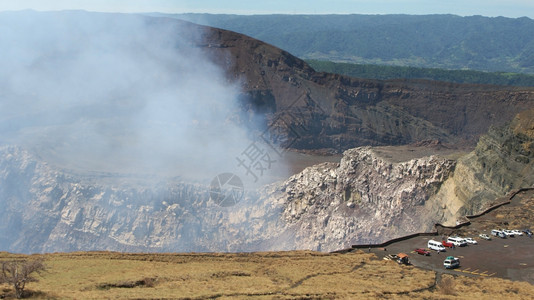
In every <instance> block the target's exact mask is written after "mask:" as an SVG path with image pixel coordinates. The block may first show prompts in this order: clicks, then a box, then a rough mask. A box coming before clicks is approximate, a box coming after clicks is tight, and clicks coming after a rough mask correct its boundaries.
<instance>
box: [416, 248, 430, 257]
mask: <svg viewBox="0 0 534 300" xmlns="http://www.w3.org/2000/svg"><path fill="white" fill-rule="evenodd" d="M415 252H416V253H418V254H421V255H427V256H428V255H430V252H428V251H426V250H425V249H423V248H417V249H415Z"/></svg>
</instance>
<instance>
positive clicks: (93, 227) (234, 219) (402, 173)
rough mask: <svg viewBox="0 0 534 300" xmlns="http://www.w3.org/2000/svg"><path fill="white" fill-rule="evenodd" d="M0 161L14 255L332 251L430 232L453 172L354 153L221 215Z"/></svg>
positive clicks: (173, 197) (145, 190)
mask: <svg viewBox="0 0 534 300" xmlns="http://www.w3.org/2000/svg"><path fill="white" fill-rule="evenodd" d="M2 157H3V159H2V161H1V163H0V175H1V182H2V184H1V185H0V201H1V202H2V203H1V204H2V207H4V209H3V210H2V215H1V216H0V217H1V218H0V234H1V236H0V241H1V244H2V245H3V246H2V250H9V251H16V252H42V251H45V252H50V251H74V250H82V249H83V250H89V249H93V250H104V249H105V250H120V251H242V250H246V251H251V250H283V249H313V250H323V251H330V250H337V249H340V248H345V247H349V246H350V245H351V243H355V242H376V241H379V240H382V239H386V238H389V237H392V236H397V235H402V234H405V233H409V232H413V231H421V230H424V229H429V228H431V226H432V224H433V220H432V218H431V217H430V216H431V215H429V214H428V213H429V212H427V211H425V206H424V204H425V203H426V202H428V201H432V196H433V195H434V194H435V193H436V191H437V190H438V189H439V186H440V185H441V183H442V182H443V181H444V180H445V179H447V178H448V177H449V175H450V174H451V172H452V170H453V169H454V165H455V164H454V162H453V161H451V160H447V159H443V158H438V157H425V158H420V159H415V160H410V161H407V162H401V163H392V162H389V161H387V160H386V159H384V158H381V157H379V156H377V155H376V154H375V153H374V152H373V150H372V149H371V148H360V149H353V150H349V151H347V152H346V153H345V155H344V158H343V159H342V161H341V163H340V164H335V163H325V164H321V165H317V166H315V167H310V168H308V169H306V170H304V171H303V172H302V173H300V174H297V175H295V176H293V177H291V178H290V179H289V180H287V181H286V182H284V183H281V184H273V185H270V186H266V187H264V188H263V189H262V190H261V191H260V192H259V194H258V193H249V194H248V195H247V196H246V198H245V199H244V200H243V201H242V202H240V203H238V204H237V205H235V206H233V207H230V208H222V207H219V206H217V205H216V204H215V203H214V202H213V201H212V200H210V199H209V192H208V188H207V186H205V185H202V184H198V185H195V184H184V183H180V182H173V181H160V182H152V183H151V184H148V183H147V182H146V181H145V183H139V182H138V181H136V179H135V178H133V179H132V178H123V177H118V176H116V175H112V174H107V176H106V177H105V179H104V180H103V178H104V176H103V175H102V174H100V175H99V176H82V175H75V174H71V173H68V172H65V171H61V170H57V169H54V168H52V167H50V166H49V165H47V164H46V163H43V162H41V161H39V159H38V158H36V157H34V156H32V155H31V154H30V153H28V152H26V151H24V150H22V149H20V148H17V147H5V148H3V149H2ZM421 216H429V217H428V218H422V217H421Z"/></svg>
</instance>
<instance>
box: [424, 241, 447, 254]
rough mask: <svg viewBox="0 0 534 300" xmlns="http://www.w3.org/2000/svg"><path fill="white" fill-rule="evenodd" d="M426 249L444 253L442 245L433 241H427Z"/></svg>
mask: <svg viewBox="0 0 534 300" xmlns="http://www.w3.org/2000/svg"><path fill="white" fill-rule="evenodd" d="M428 248H429V249H432V250H436V251H440V252H444V251H445V247H443V245H442V244H441V243H440V242H438V241H434V240H430V241H428Z"/></svg>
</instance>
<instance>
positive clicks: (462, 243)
mask: <svg viewBox="0 0 534 300" xmlns="http://www.w3.org/2000/svg"><path fill="white" fill-rule="evenodd" d="M447 242H449V243H453V244H454V246H456V247H464V246H467V242H466V241H465V240H464V239H462V238H461V237H449V238H448V239H447Z"/></svg>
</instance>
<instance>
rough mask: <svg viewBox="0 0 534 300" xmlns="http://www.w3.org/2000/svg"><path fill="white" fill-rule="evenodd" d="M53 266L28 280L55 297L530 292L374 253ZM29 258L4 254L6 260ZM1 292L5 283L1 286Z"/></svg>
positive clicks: (61, 256) (106, 260) (171, 257)
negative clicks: (442, 283)
mask: <svg viewBox="0 0 534 300" xmlns="http://www.w3.org/2000/svg"><path fill="white" fill-rule="evenodd" d="M42 257H44V258H45V263H46V265H47V266H48V270H47V271H46V272H45V273H43V274H42V276H40V281H39V282H37V283H31V284H29V285H28V287H27V288H28V289H29V290H31V291H34V292H35V293H34V295H35V296H36V297H38V298H57V299H100V298H107V299H109V298H115V299H133V298H135V299H140V298H141V299H151V298H152V299H165V298H167V299H180V298H191V299H208V298H209V299H213V298H219V299H236V298H237V299H240V298H257V299H273V298H275V299H294V298H318V299H319V298H320V299H324V298H327V299H332V298H336V299H337V298H341V299H347V298H352V299H354V298H357V299H376V298H396V299H403V298H406V299H465V298H471V299H475V298H476V299H480V298H488V299H489V298H490V297H491V298H495V297H499V296H500V297H502V298H506V299H509V298H518V299H520V298H525V299H527V298H529V296H530V295H532V294H534V287H533V286H532V285H530V284H528V283H521V282H510V281H506V280H502V279H497V278H468V277H461V276H460V277H452V276H450V277H447V276H448V275H445V276H443V278H444V279H446V280H450V281H451V283H449V285H450V286H449V288H450V289H451V290H449V291H445V288H446V287H444V286H440V283H438V284H437V285H436V275H435V273H434V272H431V271H425V270H421V269H417V268H414V267H411V266H399V265H397V264H396V263H394V262H390V261H383V260H378V259H376V258H375V257H374V256H373V254H368V253H363V252H358V253H349V254H325V253H317V252H309V251H294V252H266V253H240V254H217V253H214V254H211V253H210V254H195V253H191V254H123V253H115V252H79V253H57V254H45V255H42ZM15 258H18V259H32V257H31V256H25V255H13V254H8V253H0V259H1V260H10V259H15ZM2 288H3V290H4V291H7V290H8V289H9V287H8V286H2Z"/></svg>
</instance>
